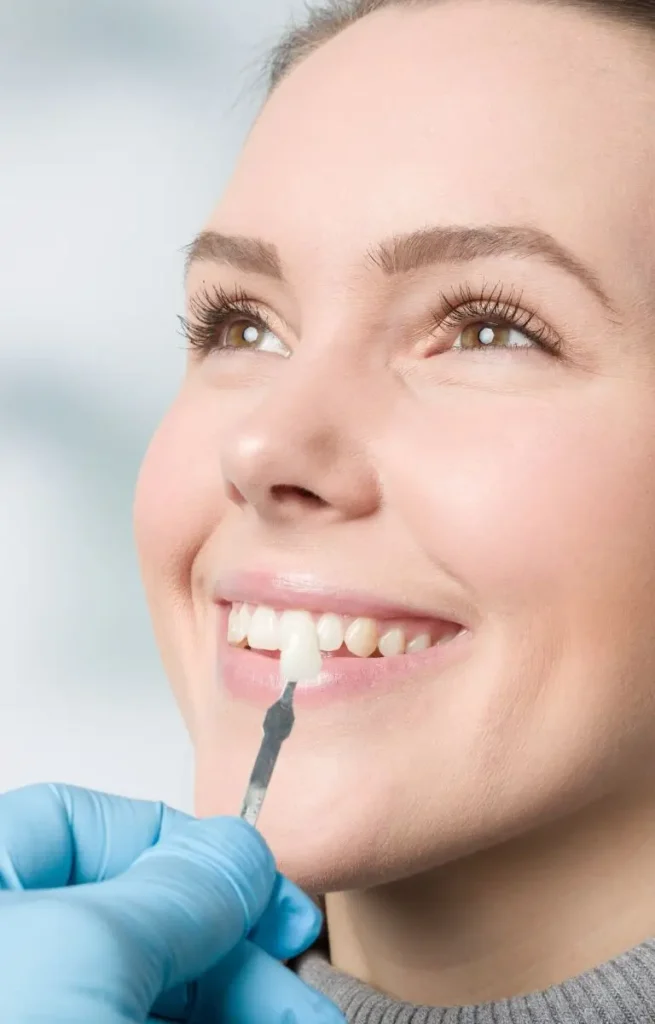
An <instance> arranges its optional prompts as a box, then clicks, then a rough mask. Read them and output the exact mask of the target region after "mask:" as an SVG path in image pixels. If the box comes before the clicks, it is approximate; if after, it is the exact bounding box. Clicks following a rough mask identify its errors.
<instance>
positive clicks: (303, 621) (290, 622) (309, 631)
mask: <svg viewBox="0 0 655 1024" xmlns="http://www.w3.org/2000/svg"><path fill="white" fill-rule="evenodd" d="M293 636H306V637H309V638H310V639H312V640H314V641H315V642H316V624H315V623H314V620H313V618H312V617H311V615H310V614H309V612H304V611H286V612H282V614H281V615H280V619H279V623H278V645H279V647H280V650H282V648H283V647H284V646H285V644H286V643H287V642H288V641H289V640H290V639H291V638H292V637H293Z"/></svg>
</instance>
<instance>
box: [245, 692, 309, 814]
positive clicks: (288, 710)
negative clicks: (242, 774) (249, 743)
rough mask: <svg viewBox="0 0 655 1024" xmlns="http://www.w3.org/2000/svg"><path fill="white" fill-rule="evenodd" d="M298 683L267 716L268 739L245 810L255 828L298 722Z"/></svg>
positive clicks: (252, 777) (262, 746)
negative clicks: (295, 707)
mask: <svg viewBox="0 0 655 1024" xmlns="http://www.w3.org/2000/svg"><path fill="white" fill-rule="evenodd" d="M296 685H297V684H296V683H293V682H288V683H286V685H285V687H284V690H283V691H282V696H281V697H280V698H279V699H278V700H276V701H275V704H272V705H271V707H270V708H269V709H268V711H267V712H266V715H265V716H264V737H263V739H262V742H261V744H260V747H259V752H258V754H257V757H256V758H255V764H254V767H253V769H252V772H251V775H250V781H249V783H248V788H247V790H246V795H245V797H244V800H243V805H242V807H241V817H242V818H243V820H244V821H247V822H248V824H249V825H253V826H255V825H256V824H257V818H258V817H259V812H260V811H261V809H262V804H263V803H264V797H265V796H266V791H267V789H268V786H269V783H270V781H271V776H272V775H273V769H274V768H275V764H276V761H277V759H278V756H279V753H280V750H281V748H282V744H283V743H284V741H285V740H286V739H287V738H288V737H289V736H290V734H291V730H292V728H293V723H294V721H295V715H294V713H293V694H294V690H295V689H296Z"/></svg>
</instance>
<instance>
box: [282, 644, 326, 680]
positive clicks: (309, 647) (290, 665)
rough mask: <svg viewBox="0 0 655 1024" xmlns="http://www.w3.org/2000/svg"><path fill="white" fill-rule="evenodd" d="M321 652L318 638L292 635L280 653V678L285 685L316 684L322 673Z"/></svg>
mask: <svg viewBox="0 0 655 1024" xmlns="http://www.w3.org/2000/svg"><path fill="white" fill-rule="evenodd" d="M321 665H322V662H321V652H320V650H319V647H318V640H317V638H316V636H314V638H313V639H312V638H311V637H310V636H308V635H307V634H303V633H295V634H292V635H291V636H290V637H289V638H288V639H287V640H286V641H285V643H284V645H283V647H282V649H281V651H280V678H281V680H282V682H284V683H291V682H295V683H310V682H316V680H317V679H318V677H319V675H320V673H321Z"/></svg>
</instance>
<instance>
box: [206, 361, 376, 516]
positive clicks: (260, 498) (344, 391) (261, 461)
mask: <svg viewBox="0 0 655 1024" xmlns="http://www.w3.org/2000/svg"><path fill="white" fill-rule="evenodd" d="M271 358H273V357H271ZM294 363H295V366H294V365H293V364H294ZM301 363H302V357H296V356H294V358H293V359H292V360H289V362H288V363H286V364H285V366H284V368H281V369H282V373H281V374H280V375H279V377H278V378H277V379H276V380H275V381H274V382H271V383H269V384H268V385H267V388H266V392H265V394H264V395H263V396H262V397H261V398H260V399H258V400H257V401H256V402H255V403H254V405H252V406H251V407H250V408H249V411H248V413H247V414H246V415H245V416H243V417H242V418H241V419H239V420H238V421H237V422H236V423H235V424H234V426H233V427H232V429H231V430H230V431H229V435H226V436H225V437H224V440H223V443H222V451H221V466H222V472H223V479H224V484H225V488H226V492H227V496H228V498H229V499H230V500H231V501H233V502H235V503H236V504H238V505H240V506H242V507H244V508H246V507H249V508H251V509H252V510H253V511H254V512H255V513H256V514H257V516H258V517H259V518H260V519H262V520H264V521H267V522H268V523H270V524H277V525H284V524H288V525H292V526H293V525H295V526H300V525H307V524H308V523H310V522H313V523H319V522H321V523H327V522H337V521H345V520H352V519H361V518H362V517H365V516H370V515H372V514H373V513H374V512H375V511H376V509H377V508H378V504H379V492H380V487H379V481H378V474H377V472H376V468H375V465H374V460H373V454H372V452H371V451H370V447H369V445H368V444H367V441H366V438H367V436H370V429H369V430H368V431H367V427H369V428H370V426H371V424H370V418H369V417H367V415H366V414H365V413H364V409H363V407H362V401H361V387H358V382H357V380H356V379H355V378H354V377H353V378H352V379H350V380H349V379H344V378H342V379H340V380H335V379H334V376H333V375H332V374H328V375H326V374H325V373H321V371H320V368H319V367H318V366H314V368H313V369H309V371H308V367H307V366H302V365H301ZM296 368H297V369H296ZM358 392H359V398H358Z"/></svg>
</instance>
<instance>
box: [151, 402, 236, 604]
mask: <svg viewBox="0 0 655 1024" xmlns="http://www.w3.org/2000/svg"><path fill="white" fill-rule="evenodd" d="M214 434H216V435H217V431H216V430H215V429H214V430H211V429H210V430H208V423H207V421H206V418H205V417H204V416H203V414H202V410H201V409H200V408H198V407H196V408H194V403H193V402H191V401H190V400H189V399H187V398H186V396H185V395H182V396H180V397H179V398H178V399H177V401H176V402H175V404H174V405H173V407H172V409H171V410H170V412H169V413H168V414H167V416H166V417H165V419H164V420H163V422H162V424H161V426H160V427H159V429H158V430H157V432H156V434H155V436H154V437H153V439H152V441H151V443H150V447H149V448H148V452H147V453H146V456H145V459H144V461H143V465H142V467H141V472H140V474H139V480H138V483H137V489H136V497H135V504H134V521H135V531H136V538H137V545H138V549H139V555H140V558H141V562H142V566H143V571H144V575H145V576H146V583H147V584H150V583H152V582H157V581H159V582H160V583H167V584H168V585H170V586H177V587H182V588H184V589H186V588H188V586H189V576H190V567H191V565H192V563H193V560H194V558H195V556H196V554H197V552H198V551H199V549H200V548H201V547H202V545H203V544H204V542H205V541H206V539H207V537H208V535H209V534H210V533H211V532H212V531H213V530H214V529H215V528H216V524H217V522H218V521H219V520H220V518H221V517H222V514H223V511H224V506H225V494H224V490H223V486H222V479H221V474H220V471H219V454H218V451H219V449H218V436H216V437H214V438H213V435H214ZM212 438H213V439H212ZM212 450H213V452H214V456H213V457H212Z"/></svg>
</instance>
